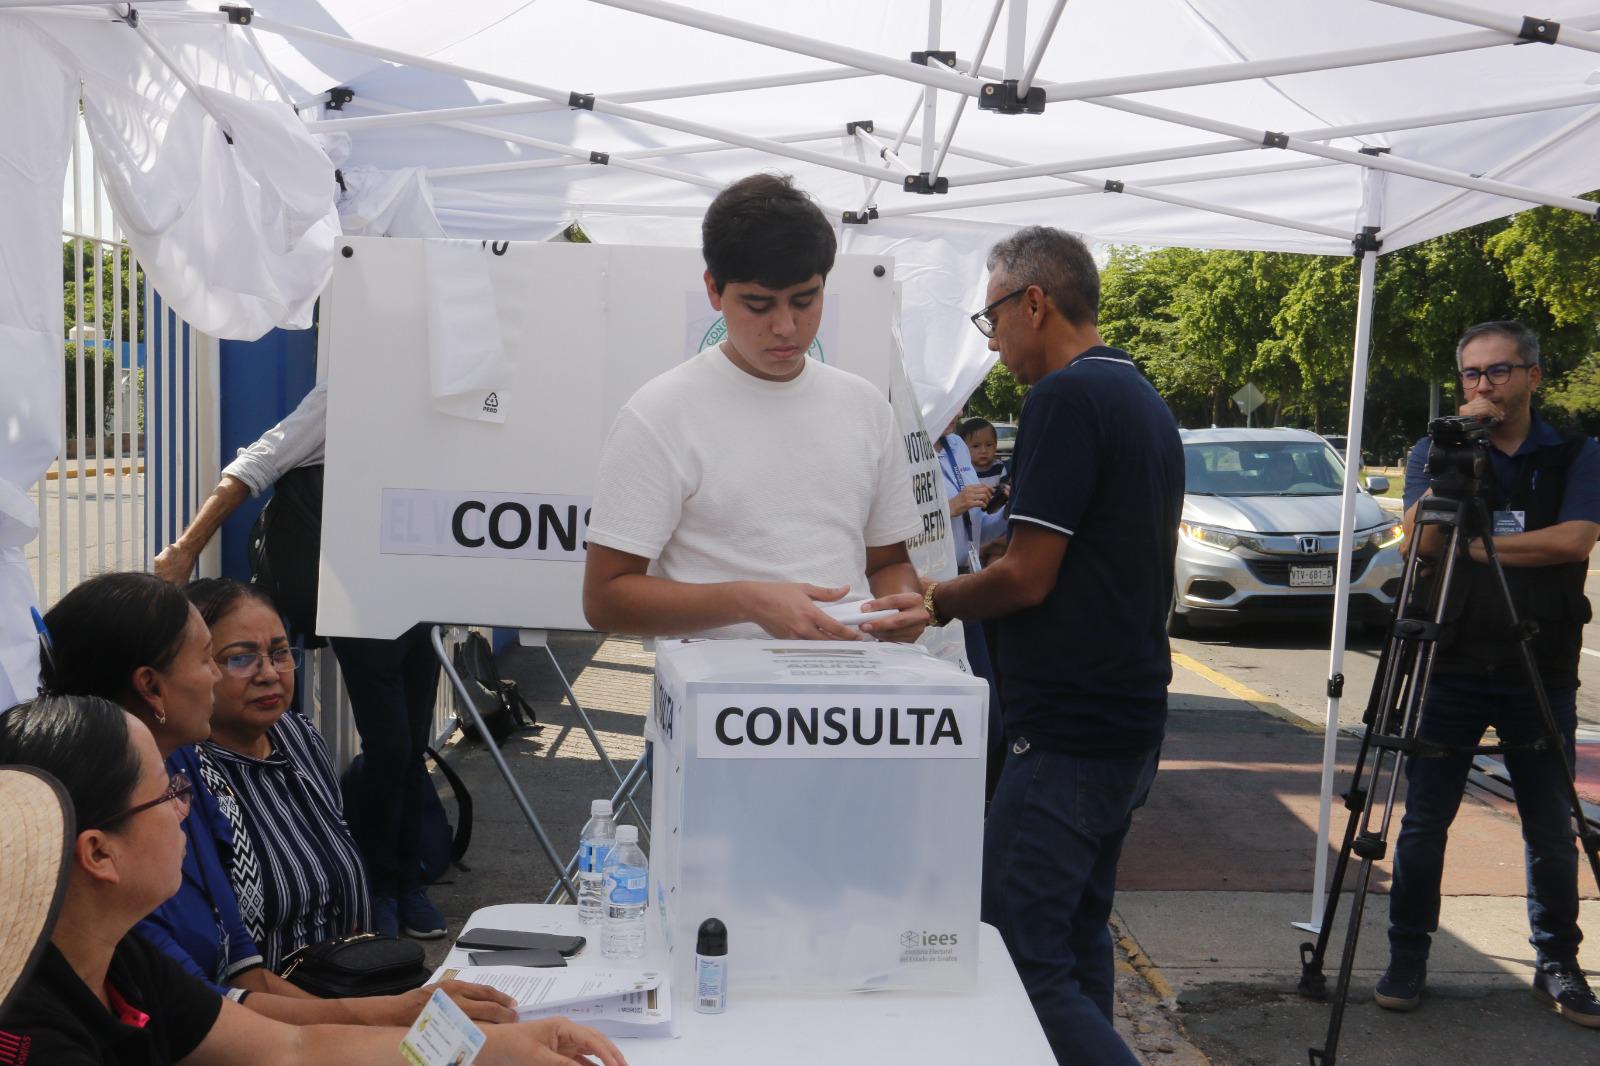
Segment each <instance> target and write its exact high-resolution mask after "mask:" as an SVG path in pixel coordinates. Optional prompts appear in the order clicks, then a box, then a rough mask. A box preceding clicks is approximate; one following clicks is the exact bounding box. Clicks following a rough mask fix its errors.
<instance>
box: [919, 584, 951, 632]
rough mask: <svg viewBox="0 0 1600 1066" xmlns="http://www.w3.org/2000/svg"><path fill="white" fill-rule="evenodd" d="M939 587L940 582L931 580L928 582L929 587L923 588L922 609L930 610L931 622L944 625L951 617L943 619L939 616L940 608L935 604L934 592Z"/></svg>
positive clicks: (929, 617)
mask: <svg viewBox="0 0 1600 1066" xmlns="http://www.w3.org/2000/svg"><path fill="white" fill-rule="evenodd" d="M938 587H939V583H938V582H937V581H931V582H929V583H928V587H927V588H925V589H923V590H922V609H923V610H925V611H927V612H928V621H929V622H930V623H931V624H933V625H935V626H942V625H944V624H945V623H946V622H948V621H949V619H948V618H946V619H943V620H941V619H940V618H939V608H937V607H935V606H934V605H933V593H934V590H936V589H937V588H938Z"/></svg>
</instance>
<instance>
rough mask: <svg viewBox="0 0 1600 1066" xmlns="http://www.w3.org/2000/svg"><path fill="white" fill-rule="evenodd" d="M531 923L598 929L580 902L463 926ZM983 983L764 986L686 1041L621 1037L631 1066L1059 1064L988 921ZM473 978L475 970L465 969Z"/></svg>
mask: <svg viewBox="0 0 1600 1066" xmlns="http://www.w3.org/2000/svg"><path fill="white" fill-rule="evenodd" d="M474 927H483V928H491V929H525V930H531V931H536V932H547V933H561V934H573V933H583V934H585V935H589V930H587V929H584V928H582V927H580V926H579V925H578V912H577V908H576V907H572V906H568V905H564V904H563V905H553V904H540V903H504V904H499V905H497V906H493V907H484V908H483V909H481V910H478V911H476V912H474V913H473V915H472V917H470V918H468V919H467V924H466V925H465V926H464V927H463V928H465V929H471V928H474ZM979 928H980V930H981V932H980V934H979V935H980V940H979V942H978V986H977V988H976V989H974V990H973V991H972V992H970V993H956V992H861V993H855V994H850V995H839V996H799V995H794V996H789V995H781V994H773V993H764V994H761V995H759V996H740V995H739V994H738V993H737V991H735V992H733V993H730V995H729V997H728V1009H727V1011H726V1013H723V1014H699V1013H695V1012H693V1011H691V1012H689V1013H687V1014H685V1015H682V1016H681V1017H680V1018H679V1031H680V1033H681V1034H682V1035H681V1036H679V1037H678V1038H677V1039H670V1038H641V1039H634V1040H628V1039H624V1040H619V1041H617V1046H618V1047H619V1048H621V1049H622V1053H623V1054H624V1055H626V1056H627V1058H628V1062H629V1064H630V1066H674V1064H679V1063H682V1064H685V1066H689V1064H693V1066H716V1064H719V1063H729V1064H733V1063H739V1064H743V1063H756V1062H758V1063H762V1064H763V1066H789V1064H793V1066H817V1064H818V1063H874V1064H884V1066H902V1064H904V1066H939V1064H944V1063H949V1064H951V1066H956V1064H960V1066H969V1064H971V1063H976V1062H984V1063H988V1062H995V1063H1006V1064H1008V1066H1051V1064H1053V1063H1054V1062H1055V1061H1056V1060H1055V1056H1054V1055H1052V1054H1051V1052H1050V1045H1049V1044H1048V1043H1047V1042H1046V1040H1045V1037H1044V1031H1043V1030H1042V1029H1041V1028H1040V1027H1039V1020H1038V1018H1037V1017H1036V1016H1035V1014H1034V1013H1033V1006H1032V1004H1030V1003H1029V1002H1028V994H1027V992H1026V991H1025V990H1024V989H1023V987H1022V979H1021V978H1020V977H1018V976H1017V968H1016V967H1015V966H1014V965H1013V964H1012V962H1011V956H1010V954H1009V953H1008V952H1007V951H1006V948H1005V944H1004V943H1003V942H1002V941H1001V940H1000V933H999V931H998V930H996V929H995V928H994V927H993V926H990V925H983V926H980V927H979ZM738 937H739V934H738V930H729V939H730V941H731V943H730V952H729V968H730V969H731V970H733V971H734V972H735V973H737V969H738V965H739V956H738V950H739V941H738ZM589 940H590V943H589V944H588V945H587V946H586V947H585V948H584V949H583V951H582V953H580V954H579V955H577V956H575V957H573V959H571V960H570V963H569V965H571V966H572V967H574V968H577V967H584V966H595V967H600V966H602V965H603V960H602V958H601V955H600V946H599V943H598V940H599V938H598V936H590V937H589ZM467 961H468V960H467V953H466V952H464V951H462V950H461V949H460V948H456V949H453V950H452V951H451V952H450V954H449V956H448V957H447V958H446V960H445V964H446V965H449V966H466V965H467ZM461 976H462V977H463V978H469V979H470V970H469V971H468V972H464V973H462V975H461Z"/></svg>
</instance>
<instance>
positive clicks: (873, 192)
mask: <svg viewBox="0 0 1600 1066" xmlns="http://www.w3.org/2000/svg"><path fill="white" fill-rule="evenodd" d="M962 99H963V100H965V99H966V97H962ZM920 110H922V100H921V99H920V98H918V99H917V100H915V101H913V102H912V104H911V113H910V114H909V115H907V116H906V120H905V121H904V122H902V123H901V124H900V136H898V137H896V138H895V140H894V151H895V155H896V157H898V156H899V153H900V148H901V146H903V145H904V144H905V143H906V139H907V138H908V137H909V136H910V135H911V124H912V123H913V122H915V121H916V120H917V112H918V111H920ZM881 188H883V179H882V178H876V179H874V180H873V181H872V182H870V183H869V184H868V185H867V192H866V195H865V196H863V197H862V198H861V210H860V211H858V212H856V213H857V214H860V215H865V214H866V213H867V211H868V209H870V208H871V207H872V201H873V200H875V199H877V196H878V190H879V189H881Z"/></svg>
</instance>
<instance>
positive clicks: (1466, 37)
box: [1044, 15, 1600, 103]
mask: <svg viewBox="0 0 1600 1066" xmlns="http://www.w3.org/2000/svg"><path fill="white" fill-rule="evenodd" d="M1576 26H1582V27H1588V28H1594V27H1600V15H1584V16H1578V17H1575V18H1571V19H1568V20H1566V21H1565V22H1563V23H1562V24H1561V32H1562V33H1563V34H1566V33H1567V32H1569V29H1570V28H1571V27H1576ZM1514 43H1515V42H1514V41H1508V40H1506V37H1505V35H1504V34H1503V33H1497V32H1494V31H1474V32H1472V33H1461V34H1455V35H1453V36H1450V37H1433V38H1429V39H1427V40H1421V41H1401V42H1399V43H1397V44H1384V45H1377V46H1375V47H1370V48H1345V49H1341V50H1339V51H1337V52H1315V53H1310V54H1307V55H1299V56H1282V57H1277V58H1273V59H1256V60H1249V61H1245V62H1241V63H1218V64H1215V65H1212V66H1207V67H1189V68H1187V69H1184V70H1166V71H1158V72H1155V73H1150V74H1128V75H1122V76H1119V77H1115V78H1095V79H1093V80H1091V81H1075V82H1052V83H1048V84H1046V85H1045V86H1044V96H1045V99H1046V100H1048V101H1050V102H1052V103H1053V102H1055V101H1058V100H1087V99H1089V98H1090V97H1095V96H1120V95H1123V94H1125V93H1145V92H1155V91H1158V90H1161V89H1183V88H1187V87H1189V86H1191V85H1218V84H1222V83H1224V82H1231V81H1251V80H1254V79H1256V78H1273V77H1281V76H1283V75H1286V74H1306V73H1311V72H1314V71H1319V70H1339V69H1342V68H1345V67H1355V66H1365V65H1369V64H1374V63H1392V62H1395V61H1398V60H1405V59H1422V58H1425V57H1427V56H1436V55H1450V54H1451V53H1455V52H1472V51H1477V50H1478V49H1482V48H1503V47H1505V46H1506V45H1508V44H1514Z"/></svg>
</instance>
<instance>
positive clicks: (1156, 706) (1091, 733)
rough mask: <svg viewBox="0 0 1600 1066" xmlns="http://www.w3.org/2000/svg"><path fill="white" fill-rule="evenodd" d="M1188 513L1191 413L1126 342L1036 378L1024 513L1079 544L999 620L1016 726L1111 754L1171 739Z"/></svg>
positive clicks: (1023, 442)
mask: <svg viewBox="0 0 1600 1066" xmlns="http://www.w3.org/2000/svg"><path fill="white" fill-rule="evenodd" d="M1182 514H1183V445H1182V443H1181V442H1180V441H1179V439H1178V425H1177V423H1176V422H1175V421H1173V418H1172V412H1171V411H1169V410H1168V409H1167V405H1166V403H1165V402H1163V401H1162V399H1161V397H1160V396H1159V395H1158V394H1157V393H1156V390H1155V389H1154V388H1152V387H1151V385H1150V383H1149V382H1148V381H1146V380H1145V378H1144V375H1143V374H1141V373H1140V372H1139V370H1138V368H1137V367H1135V366H1134V365H1133V361H1132V360H1131V359H1129V358H1128V354H1127V353H1126V352H1122V351H1119V350H1117V349H1115V348H1107V347H1096V348H1091V349H1089V350H1088V351H1086V352H1084V353H1083V354H1082V355H1080V356H1078V357H1077V358H1076V359H1074V360H1073V361H1072V362H1070V363H1068V364H1067V365H1066V366H1065V367H1063V368H1062V369H1060V370H1058V371H1056V372H1055V373H1053V374H1047V375H1046V376H1045V377H1043V378H1041V379H1040V380H1039V381H1038V382H1037V383H1035V385H1034V386H1033V388H1032V389H1031V390H1029V392H1028V398H1027V401H1026V403H1025V404H1024V406H1023V409H1022V426H1021V428H1020V429H1019V430H1018V431H1017V443H1016V452H1015V457H1014V461H1013V463H1012V487H1011V522H1012V523H1013V524H1014V525H1015V524H1019V523H1029V524H1033V525H1036V526H1040V527H1042V528H1044V529H1048V530H1052V531H1054V532H1056V533H1059V534H1061V535H1063V536H1065V537H1067V538H1068V543H1067V550H1066V554H1065V555H1064V556H1063V557H1062V562H1061V570H1060V572H1059V573H1058V574H1057V577H1056V582H1055V585H1054V586H1053V587H1052V588H1051V589H1050V592H1049V594H1048V595H1047V596H1046V597H1045V600H1044V602H1043V603H1041V604H1039V605H1038V606H1037V607H1030V608H1027V609H1025V610H1022V611H1018V612H1016V613H1014V614H1011V615H1007V616H1006V617H1004V618H1002V619H1000V620H999V623H998V625H999V630H1000V633H999V641H998V643H999V645H1000V656H999V658H1000V674H1001V677H1002V679H1003V680H1002V684H1001V692H1000V699H1001V706H1002V709H1003V710H1004V713H1005V726H1006V734H1007V736H1008V737H1009V738H1012V739H1015V738H1017V737H1026V738H1027V739H1028V741H1029V743H1030V744H1034V745H1039V746H1042V747H1044V748H1046V749H1050V750H1057V751H1065V752H1070V753H1072V754H1076V755H1088V756H1101V757H1110V756H1118V755H1135V754H1138V753H1141V752H1144V751H1148V750H1150V749H1151V748H1153V747H1155V746H1156V745H1158V744H1160V743H1161V738H1162V735H1163V733H1164V732H1165V729H1166V721H1167V685H1168V683H1169V682H1171V680H1172V658H1171V651H1170V648H1169V647H1168V644H1167V628H1166V623H1167V610H1168V608H1169V607H1170V606H1171V604H1172V581H1173V576H1172V574H1173V557H1174V555H1175V554H1176V553H1177V550H1178V519H1179V518H1180V517H1181V516H1182Z"/></svg>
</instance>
